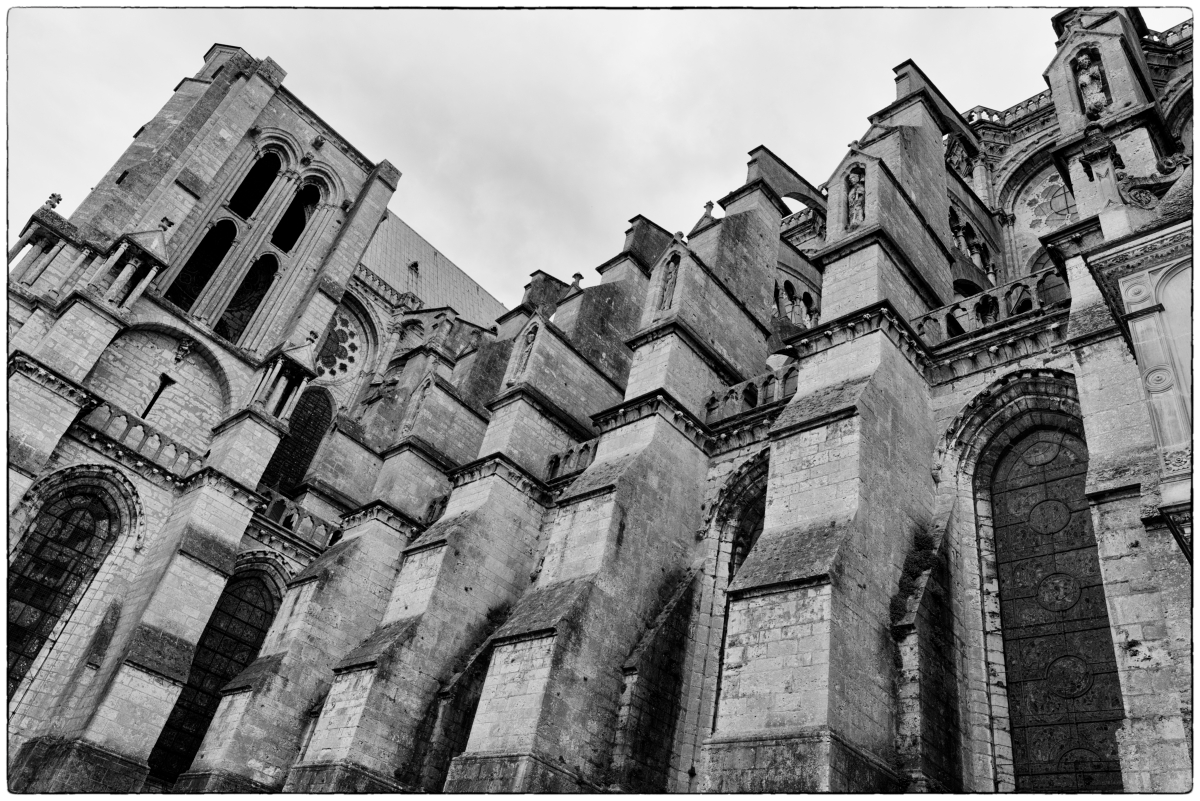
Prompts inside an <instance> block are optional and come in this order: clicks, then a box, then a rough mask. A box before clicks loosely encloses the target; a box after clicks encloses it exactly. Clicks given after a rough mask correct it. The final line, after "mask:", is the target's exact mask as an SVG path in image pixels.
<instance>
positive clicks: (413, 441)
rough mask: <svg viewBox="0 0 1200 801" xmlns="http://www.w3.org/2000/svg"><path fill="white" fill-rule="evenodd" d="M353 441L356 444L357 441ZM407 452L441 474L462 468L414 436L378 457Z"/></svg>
mask: <svg viewBox="0 0 1200 801" xmlns="http://www.w3.org/2000/svg"><path fill="white" fill-rule="evenodd" d="M343 433H345V432H343ZM351 439H353V437H351ZM355 441H356V442H357V440H355ZM360 444H361V443H360ZM364 447H366V446H364ZM408 451H411V452H413V453H415V454H417V455H418V456H420V457H421V458H422V459H424V460H425V461H427V462H429V463H430V464H431V465H433V466H434V467H435V468H437V469H438V470H441V471H442V472H443V473H449V472H451V471H453V470H457V469H458V468H459V467H461V466H462V465H460V464H459V463H458V462H456V461H454V460H453V459H451V458H450V457H449V456H446V454H444V453H441V452H440V451H438V449H437V448H435V447H433V445H431V444H430V443H429V442H428V441H426V440H425V439H424V438H422V437H420V436H417V435H416V434H409V435H408V436H407V437H404V438H402V439H401V440H400V441H399V442H397V443H396V444H395V445H392V446H391V447H389V448H387V449H385V450H383V451H381V452H380V454H379V456H380V458H382V459H384V460H386V459H390V458H391V457H393V456H396V455H397V454H401V453H405V452H408Z"/></svg>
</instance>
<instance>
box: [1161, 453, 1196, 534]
mask: <svg viewBox="0 0 1200 801" xmlns="http://www.w3.org/2000/svg"><path fill="white" fill-rule="evenodd" d="M1162 461H1163V472H1164V473H1166V474H1167V475H1175V474H1176V473H1190V472H1191V471H1192V446H1191V445H1187V446H1185V447H1183V448H1176V449H1174V450H1169V451H1164V452H1163V454H1162ZM1188 514H1189V522H1190V519H1191V518H1190V512H1189V513H1188Z"/></svg>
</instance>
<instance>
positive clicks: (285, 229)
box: [271, 184, 321, 253]
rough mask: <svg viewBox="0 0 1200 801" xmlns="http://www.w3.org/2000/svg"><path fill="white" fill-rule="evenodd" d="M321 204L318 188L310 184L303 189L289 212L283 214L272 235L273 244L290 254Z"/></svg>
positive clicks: (297, 194)
mask: <svg viewBox="0 0 1200 801" xmlns="http://www.w3.org/2000/svg"><path fill="white" fill-rule="evenodd" d="M320 202H321V191H320V190H319V189H317V187H316V186H314V185H313V184H308V185H306V186H304V187H302V188H301V189H300V191H299V192H297V193H296V197H295V198H293V199H292V204H291V205H290V206H288V210H287V211H285V212H284V213H283V219H281V220H280V221H279V225H277V226H275V231H274V233H272V234H271V244H272V245H274V246H275V247H277V248H279V249H280V250H282V251H283V252H284V253H290V252H291V250H292V247H293V246H295V244H296V242H297V240H299V239H300V235H301V234H302V233H304V228H305V227H306V226H307V225H308V221H309V219H310V218H311V217H312V214H313V212H314V211H316V210H317V204H318V203H320Z"/></svg>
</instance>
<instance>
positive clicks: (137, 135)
mask: <svg viewBox="0 0 1200 801" xmlns="http://www.w3.org/2000/svg"><path fill="white" fill-rule="evenodd" d="M144 130H146V126H145V125H143V126H142V127H141V128H138V129H137V132H136V133H134V135H133V138H134V139H137V138H138V137H139V136H141V135H142V131H144ZM117 183H120V181H117Z"/></svg>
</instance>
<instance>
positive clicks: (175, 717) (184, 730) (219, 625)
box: [148, 575, 279, 784]
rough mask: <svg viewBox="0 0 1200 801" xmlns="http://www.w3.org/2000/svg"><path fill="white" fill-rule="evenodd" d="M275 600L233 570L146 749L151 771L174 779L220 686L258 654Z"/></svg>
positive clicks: (200, 734) (200, 736)
mask: <svg viewBox="0 0 1200 801" xmlns="http://www.w3.org/2000/svg"><path fill="white" fill-rule="evenodd" d="M278 606H279V603H278V600H277V599H276V597H275V595H274V594H273V593H272V592H271V590H270V588H269V587H268V585H267V582H266V581H264V580H263V578H262V577H260V576H257V575H248V576H234V577H233V578H232V579H230V581H229V583H228V584H227V585H225V591H224V592H223V593H221V597H220V599H218V600H217V607H216V609H214V610H213V613H212V617H210V618H209V619H208V625H207V626H205V627H204V633H203V634H201V635H200V642H199V643H197V645H196V655H195V657H194V658H193V659H192V668H191V670H190V671H189V673H188V680H187V684H186V685H185V686H184V688H183V690H182V691H181V692H180V693H179V698H178V699H177V700H176V701H175V706H174V708H173V709H172V710H171V714H170V716H169V717H168V718H167V723H166V726H164V727H163V730H162V733H161V734H159V735H158V741H157V742H156V743H155V744H154V749H153V750H152V751H151V752H150V758H149V759H148V762H149V764H150V775H151V776H152V777H153V778H155V779H158V780H159V781H162V782H166V783H168V784H170V783H173V782H174V781H175V780H176V779H178V778H179V775H180V774H181V773H183V772H184V771H186V770H187V769H188V767H189V766H191V764H192V760H193V759H195V757H196V752H197V751H199V750H200V744H201V743H202V742H203V741H204V735H205V733H206V732H207V731H208V724H209V723H211V722H212V719H213V715H215V714H216V712H217V707H218V706H219V705H220V703H221V695H220V692H221V688H222V687H224V686H225V685H226V684H228V683H229V682H230V681H231V680H232V679H234V678H235V677H236V676H237V675H238V674H239V673H241V672H242V671H243V670H245V669H246V667H247V666H249V664H250V663H251V662H253V661H254V658H255V657H256V656H258V649H259V648H260V647H261V646H262V642H263V639H264V638H266V636H267V629H268V628H270V626H271V621H272V620H273V619H274V618H275V612H276V610H277V609H278Z"/></svg>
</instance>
